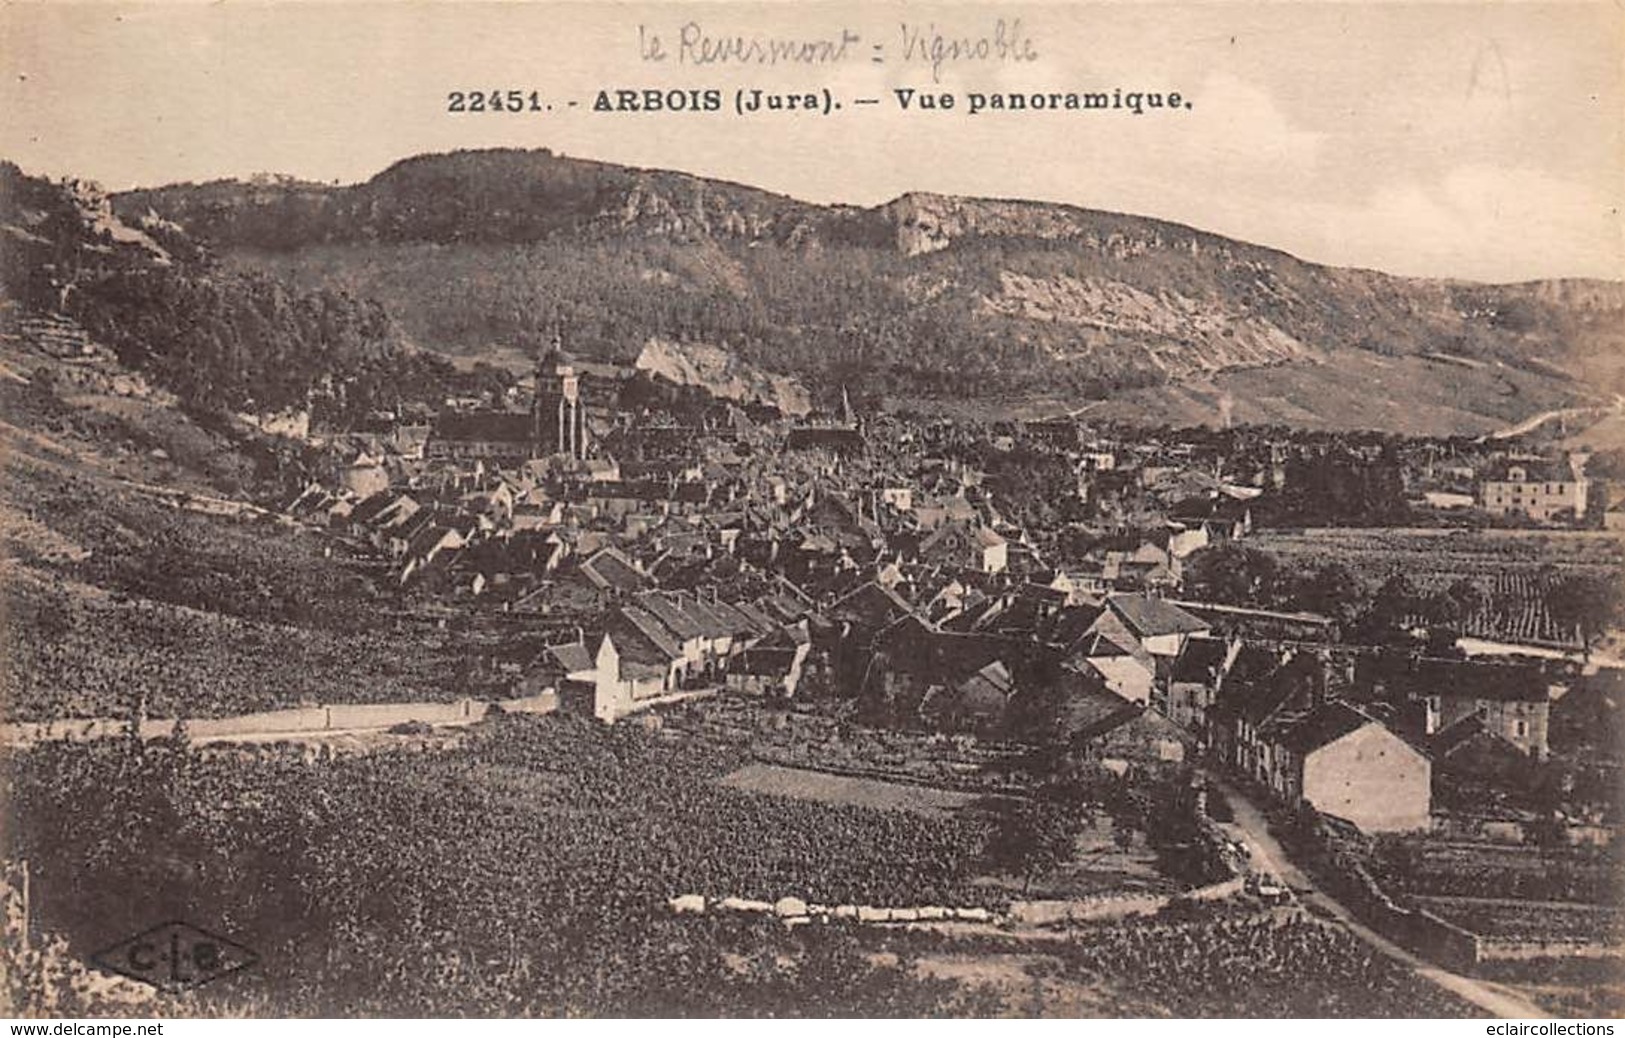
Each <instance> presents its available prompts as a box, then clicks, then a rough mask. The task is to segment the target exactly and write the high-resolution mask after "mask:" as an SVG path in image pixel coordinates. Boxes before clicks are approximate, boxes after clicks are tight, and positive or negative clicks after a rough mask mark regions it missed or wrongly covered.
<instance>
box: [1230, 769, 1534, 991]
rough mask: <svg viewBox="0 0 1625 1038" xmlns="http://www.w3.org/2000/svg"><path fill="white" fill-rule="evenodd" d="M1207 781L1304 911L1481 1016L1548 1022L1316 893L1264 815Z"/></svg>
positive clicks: (1256, 856) (1256, 854) (1256, 858)
mask: <svg viewBox="0 0 1625 1038" xmlns="http://www.w3.org/2000/svg"><path fill="white" fill-rule="evenodd" d="M1204 774H1205V775H1206V776H1207V780H1208V781H1209V782H1210V783H1212V784H1213V786H1214V787H1215V788H1217V789H1218V790H1219V792H1221V793H1223V794H1224V798H1225V800H1226V801H1228V802H1229V804H1230V809H1231V811H1232V812H1233V813H1234V815H1235V823H1234V825H1235V828H1236V829H1237V830H1239V832H1240V835H1241V837H1242V840H1243V842H1245V843H1246V844H1247V849H1248V851H1249V853H1250V854H1251V855H1252V860H1253V863H1254V865H1255V866H1256V870H1257V871H1259V872H1263V873H1267V874H1269V875H1272V876H1274V877H1275V878H1276V879H1277V880H1279V881H1280V882H1281V883H1282V884H1284V885H1286V886H1288V887H1291V888H1292V889H1293V890H1294V891H1296V892H1297V897H1298V899H1299V900H1300V901H1301V902H1302V903H1303V904H1304V905H1305V906H1306V907H1310V906H1312V907H1315V908H1318V909H1321V910H1322V911H1323V912H1325V913H1326V914H1327V915H1330V916H1332V917H1333V918H1335V919H1336V920H1337V921H1338V922H1339V923H1341V924H1343V926H1344V927H1346V928H1347V929H1348V930H1349V932H1351V933H1353V934H1354V935H1355V936H1356V937H1359V938H1360V939H1361V940H1363V941H1365V942H1366V943H1367V944H1369V945H1370V946H1371V947H1373V948H1375V949H1376V950H1377V951H1380V952H1382V953H1383V954H1384V955H1387V956H1388V957H1389V958H1391V959H1394V960H1395V961H1397V962H1400V963H1403V964H1404V965H1406V966H1409V967H1410V968H1411V969H1412V970H1413V971H1415V972H1416V974H1417V975H1418V976H1420V977H1424V978H1426V979H1427V980H1430V981H1432V982H1433V983H1435V984H1437V985H1438V986H1439V987H1441V988H1444V989H1445V990H1446V991H1448V992H1450V993H1451V994H1453V995H1456V996H1457V997H1459V998H1463V999H1465V1000H1467V1001H1468V1002H1471V1003H1473V1004H1474V1005H1476V1006H1478V1007H1479V1008H1480V1009H1482V1010H1484V1013H1485V1015H1486V1016H1493V1017H1498V1018H1500V1019H1506V1020H1529V1019H1546V1018H1550V1016H1551V1013H1550V1012H1549V1011H1547V1010H1544V1009H1542V1008H1541V1007H1539V1006H1537V1005H1536V1004H1535V1003H1533V1002H1531V1001H1530V1000H1528V999H1527V998H1525V997H1523V996H1522V995H1520V994H1518V993H1517V992H1515V991H1511V990H1509V989H1507V988H1505V987H1502V986H1501V985H1499V984H1492V983H1489V982H1487V981H1482V980H1476V979H1474V978H1472V977H1464V976H1462V975H1461V974H1459V973H1452V972H1450V971H1449V970H1446V969H1443V968H1441V967H1439V966H1438V965H1436V964H1434V963H1431V962H1429V961H1427V960H1426V959H1423V958H1421V957H1420V956H1418V955H1415V954H1412V953H1411V952H1409V951H1406V950H1405V949H1404V948H1401V947H1400V946H1399V945H1397V944H1395V943H1394V942H1393V941H1390V940H1388V939H1387V938H1386V937H1384V936H1382V935H1381V934H1379V933H1377V932H1376V931H1375V930H1373V929H1371V928H1370V927H1369V926H1366V925H1365V924H1364V923H1362V922H1360V921H1359V920H1358V919H1356V918H1355V917H1354V914H1353V913H1352V912H1350V911H1349V910H1348V909H1347V908H1345V907H1344V906H1343V905H1342V904H1341V903H1340V902H1338V901H1335V900H1333V899H1332V898H1331V897H1330V896H1329V895H1328V894H1326V892H1325V891H1323V890H1321V889H1320V888H1318V887H1317V886H1315V884H1314V883H1313V882H1312V881H1311V880H1310V879H1309V877H1308V876H1307V875H1305V874H1304V872H1303V870H1302V869H1300V868H1298V867H1297V866H1296V865H1294V864H1293V863H1292V859H1291V858H1290V857H1289V856H1288V855H1287V853H1286V849H1285V848H1283V847H1282V846H1281V844H1280V842H1279V841H1277V840H1276V839H1275V837H1274V836H1272V835H1270V831H1269V823H1268V822H1267V821H1266V820H1265V818H1264V812H1263V811H1261V810H1259V808H1258V805H1256V804H1254V803H1253V802H1252V801H1251V800H1249V799H1248V798H1247V797H1246V796H1245V795H1243V794H1242V793H1240V792H1239V791H1237V790H1236V788H1235V787H1234V786H1232V785H1230V784H1229V783H1227V782H1225V781H1224V780H1223V779H1221V778H1219V777H1218V776H1217V775H1215V774H1213V773H1212V772H1205V773H1204Z"/></svg>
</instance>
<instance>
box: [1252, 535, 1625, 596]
mask: <svg viewBox="0 0 1625 1038" xmlns="http://www.w3.org/2000/svg"><path fill="white" fill-rule="evenodd" d="M1247 543H1248V544H1249V545H1250V546H1251V547H1254V548H1258V549H1260V550H1262V551H1267V552H1269V553H1270V554H1272V555H1275V556H1277V557H1278V558H1280V559H1281V560H1282V561H1284V562H1289V563H1291V564H1293V565H1294V566H1296V567H1299V568H1313V567H1315V566H1318V565H1320V564H1322V563H1326V562H1339V563H1342V564H1343V565H1344V566H1347V567H1348V568H1349V569H1350V570H1351V571H1353V572H1354V574H1355V575H1356V576H1359V577H1361V578H1362V579H1364V580H1367V581H1369V582H1371V583H1372V584H1378V583H1381V582H1382V581H1383V580H1385V579H1387V578H1388V577H1389V576H1391V575H1392V574H1394V573H1395V572H1400V573H1404V574H1405V575H1406V576H1407V577H1409V578H1410V579H1411V580H1412V581H1413V582H1415V583H1417V584H1418V585H1426V586H1429V587H1432V586H1441V585H1448V584H1449V583H1450V582H1451V581H1453V580H1455V579H1457V578H1459V577H1468V578H1473V579H1483V578H1488V577H1493V576H1496V575H1498V574H1501V573H1504V572H1506V571H1508V570H1526V571H1530V572H1533V571H1536V570H1539V569H1540V568H1541V567H1543V566H1551V567H1553V568H1555V569H1556V570H1557V571H1559V572H1561V573H1563V574H1565V575H1571V574H1583V575H1589V576H1605V575H1609V574H1612V573H1617V572H1620V571H1621V570H1625V537H1620V536H1618V535H1614V534H1604V533H1566V532H1547V531H1523V530H1477V531H1474V530H1449V529H1438V530H1434V529H1359V528H1348V529H1343V528H1337V527H1324V528H1316V529H1309V530H1260V531H1258V532H1257V533H1255V534H1254V535H1253V536H1252V537H1250V538H1249V539H1248V541H1247Z"/></svg>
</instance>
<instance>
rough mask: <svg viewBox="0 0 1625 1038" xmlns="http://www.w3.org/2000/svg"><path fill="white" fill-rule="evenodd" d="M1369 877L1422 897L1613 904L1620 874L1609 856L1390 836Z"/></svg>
mask: <svg viewBox="0 0 1625 1038" xmlns="http://www.w3.org/2000/svg"><path fill="white" fill-rule="evenodd" d="M1373 875H1374V876H1375V877H1376V879H1377V880H1378V882H1379V883H1381V884H1382V886H1383V887H1384V888H1385V889H1388V890H1392V891H1394V892H1398V893H1404V894H1411V895H1415V896H1421V897H1452V898H1483V897H1491V896H1493V897H1498V898H1516V899H1522V900H1527V901H1532V902H1543V901H1568V902H1579V903H1582V904H1586V905H1599V906H1600V905H1618V904H1620V903H1621V901H1622V900H1625V872H1622V871H1621V869H1620V863H1619V859H1618V857H1617V855H1616V854H1615V853H1614V852H1611V851H1608V850H1605V849H1592V848H1583V847H1562V848H1541V847H1527V846H1511V845H1506V844H1492V843H1478V842H1472V841H1466V840H1448V839H1440V838H1436V837H1429V836H1410V837H1393V838H1389V839H1384V840H1381V841H1379V842H1378V844H1377V856H1376V860H1375V861H1374V862H1373Z"/></svg>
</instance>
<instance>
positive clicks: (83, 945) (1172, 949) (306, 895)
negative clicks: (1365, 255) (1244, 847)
mask: <svg viewBox="0 0 1625 1038" xmlns="http://www.w3.org/2000/svg"><path fill="white" fill-rule="evenodd" d="M744 762H745V758H744V757H743V756H742V755H741V754H740V753H739V752H738V751H737V750H730V749H728V748H726V747H719V746H717V745H715V744H705V743H703V742H701V741H699V740H695V739H692V738H689V737H679V736H675V735H674V733H671V732H660V731H649V730H645V729H644V728H643V727H642V726H624V727H620V728H603V727H601V726H598V725H595V724H593V723H591V722H588V721H585V720H577V719H572V718H568V717H563V716H553V717H547V718H521V717H505V718H501V719H497V720H494V721H489V722H486V723H485V724H483V725H481V726H477V727H476V728H474V729H471V730H470V732H469V734H468V737H467V740H466V742H465V743H464V744H463V745H461V746H459V747H458V748H455V749H452V750H448V751H444V752H422V751H421V750H404V749H403V750H396V751H389V752H380V753H375V754H371V755H364V756H354V757H340V758H337V759H334V760H330V761H322V762H305V761H303V760H301V759H298V758H296V757H294V756H278V755H274V754H272V755H261V756H245V755H237V754H218V753H199V752H197V751H194V750H192V749H190V748H188V747H186V746H185V745H184V744H179V743H174V742H171V741H162V740H161V741H159V742H155V743H149V744H146V745H145V747H138V746H136V745H131V744H125V743H118V742H106V743H95V744H72V745H62V746H57V747H53V749H52V752H50V753H40V752H27V753H19V754H16V755H14V756H13V757H12V758H11V759H10V760H9V761H8V762H7V764H6V771H5V773H4V778H5V783H4V788H0V796H4V797H5V798H6V800H7V801H8V802H9V803H10V804H12V805H13V810H14V814H15V818H16V824H15V825H14V826H12V827H10V828H8V829H7V830H6V831H5V832H4V833H3V834H0V857H3V858H6V859H11V860H16V859H19V858H24V857H26V858H27V859H28V860H29V861H30V862H31V863H32V864H33V868H34V874H35V877H36V880H35V884H34V899H35V900H34V904H35V917H36V920H37V923H36V925H37V926H38V927H39V928H40V930H41V931H42V932H56V933H61V934H64V935H66V936H67V937H68V939H69V940H70V942H71V946H72V948H73V949H74V950H75V951H76V952H77V953H78V954H80V955H82V954H84V953H86V952H88V951H91V950H94V949H96V948H99V947H103V946H105V945H106V944H109V943H111V942H113V941H116V940H120V939H122V938H123V937H125V936H128V935H129V934H131V933H135V932H139V931H140V930H141V929H143V928H144V927H146V926H148V925H150V924H151V922H152V921H153V920H155V919H166V918H179V919H186V920H189V921H193V922H194V923H195V924H196V925H199V926H203V927H206V928H211V929H215V930H217V931H219V932H222V933H224V934H227V935H229V936H231V937H232V938H233V939H234V940H237V941H239V942H240V943H242V944H245V945H247V946H249V947H250V948H252V949H253V950H254V951H255V952H257V953H258V954H259V956H260V962H259V964H258V965H257V966H256V967H255V968H254V969H253V970H252V971H249V972H245V973H242V974H237V975H233V976H231V977H228V978H224V979H222V980H220V981H218V982H216V983H215V984H211V985H210V986H209V987H208V988H206V989H202V991H201V993H200V994H197V995H194V996H190V997H192V998H194V999H196V1000H198V1001H196V1004H195V1005H193V1006H191V1007H189V1008H190V1009H191V1010H192V1011H193V1012H195V1013H198V1014H202V1015H208V1014H214V1013H233V1012H241V1011H245V1010H248V1011H252V1012H254V1013H256V1014H258V1015H268V1016H275V1015H293V1014H300V1015H303V1014H314V1015H321V1016H347V1015H385V1016H460V1015H481V1016H504V1015H532V1016H547V1015H575V1016H581V1015H585V1016H625V1015H630V1016H644V1015H659V1016H840V1017H850V1016H876V1017H882V1016H938V1015H958V1016H966V1015H989V1014H1014V1013H1028V1012H1036V1011H1042V1010H1043V1007H1042V1006H1038V1007H1033V1006H1031V1005H1027V1004H1025V1003H1018V1002H1012V1001H1011V1000H1009V999H1006V998H1003V997H1001V996H1000V995H999V994H998V993H997V992H996V991H991V990H989V989H988V988H987V986H986V985H985V984H982V983H980V982H978V981H975V980H974V979H964V980H963V982H962V981H961V980H955V979H952V978H943V977H940V976H936V975H933V974H932V973H931V972H930V971H929V970H926V969H923V968H921V967H920V965H919V963H920V961H921V956H923V955H928V954H932V953H934V952H941V951H943V950H944V949H945V948H951V949H954V950H955V953H956V954H961V953H963V954H972V955H974V954H979V953H980V949H979V947H978V946H977V944H976V940H977V938H973V937H966V938H965V939H964V940H963V941H961V940H960V938H959V937H957V936H954V935H948V934H941V933H929V932H913V931H909V932H895V931H891V932H888V931H881V932H879V933H869V932H862V931H859V930H858V929H855V928H852V927H847V926H843V925H840V924H837V923H830V924H819V925H811V926H804V927H799V928H797V929H795V930H786V929H785V927H784V926H783V925H782V924H780V923H778V922H776V921H772V920H765V921H750V920H743V919H739V918H729V917H726V916H722V915H711V914H707V915H706V916H704V917H699V918H695V917H677V916H673V915H672V914H671V913H670V912H669V911H667V910H666V906H665V902H666V900H667V899H668V898H670V897H671V896H673V895H675V894H678V893H683V892H689V891H706V892H715V893H720V892H729V893H733V894H735V895H738V896H742V897H747V898H755V899H763V900H769V899H774V898H778V897H782V896H785V895H786V894H794V895H796V896H800V897H803V898H805V899H807V900H809V901H819V902H823V903H863V904H873V905H896V904H907V905H913V904H959V905H972V904H978V903H980V904H984V905H988V906H989V907H993V908H999V907H1001V905H1002V902H1000V901H999V900H997V899H999V898H1001V897H1005V896H1008V895H1007V894H1001V893H1000V892H999V891H998V889H997V888H990V887H989V886H987V885H986V884H985V883H983V882H981V881H980V880H981V878H982V877H983V876H985V875H986V874H987V873H988V870H989V868H990V864H991V863H990V857H989V855H990V851H992V850H993V848H991V847H990V840H991V839H992V838H993V837H994V835H995V834H996V833H997V832H998V831H999V830H998V828H997V827H998V825H999V818H998V817H997V816H995V815H992V814H990V813H988V812H987V811H985V810H982V809H979V808H969V809H965V810H961V811H958V812H955V813H952V814H945V813H941V812H937V813H933V814H930V815H925V814H920V813H918V812H916V811H911V810H895V809H893V810H877V809H871V808H867V807H863V806H859V805H856V804H836V803H815V802H808V801H804V800H797V799H791V798H784V797H778V796H768V795H761V794H756V793H751V792H748V791H745V790H740V789H734V788H729V787H728V786H726V785H723V784H721V783H720V782H719V781H718V780H719V779H720V778H721V777H722V776H724V775H726V774H729V773H730V772H732V771H734V770H735V769H736V768H738V767H739V766H740V765H741V764H742V763H744ZM1006 856H1007V855H1006ZM990 898H991V899H994V900H990ZM1240 910H1241V906H1233V907H1224V908H1217V909H1212V910H1209V909H1182V910H1181V912H1178V913H1172V912H1170V913H1165V915H1164V916H1162V917H1159V919H1158V921H1156V922H1154V923H1152V922H1147V921H1130V922H1125V923H1123V924H1121V925H1105V926H1099V927H1095V928H1092V929H1090V931H1089V932H1088V933H1087V934H1084V935H1082V936H1083V937H1084V938H1085V939H1084V940H1081V941H1079V942H1076V943H1074V944H1069V945H1056V944H1055V943H1054V942H1045V948H1046V953H1047V951H1048V950H1049V949H1055V955H1054V957H1053V959H1052V960H1051V961H1052V962H1053V964H1054V967H1055V969H1056V970H1057V972H1056V976H1057V977H1059V978H1061V979H1062V980H1064V981H1065V982H1066V983H1067V984H1069V985H1071V986H1072V987H1073V988H1075V989H1079V990H1087V991H1088V992H1091V993H1092V994H1091V995H1090V998H1089V1000H1088V1005H1089V1006H1092V1007H1093V1008H1092V1009H1091V1010H1089V1012H1093V1013H1099V1014H1103V1015H1110V1014H1113V1013H1128V1014H1131V1015H1170V1014H1171V1015H1221V1016H1231V1015H1262V1016H1280V1015H1297V1016H1328V1015H1342V1014H1346V1013H1352V1012H1356V1011H1358V1012H1359V1013H1361V1014H1363V1015H1379V1016H1380V1015H1401V1016H1409V1015H1415V1014H1416V1013H1417V1012H1418V1011H1419V1007H1420V1008H1421V1009H1425V1010H1426V1014H1425V1015H1435V1014H1438V1015H1466V1014H1467V1013H1469V1012H1470V1010H1469V1009H1468V1007H1465V1006H1463V1005H1460V1004H1458V1003H1455V1002H1454V1001H1453V1000H1452V999H1449V998H1447V997H1445V996H1443V995H1442V993H1441V992H1439V991H1438V989H1436V988H1434V987H1432V986H1431V985H1429V984H1426V983H1425V982H1422V981H1420V980H1418V979H1417V978H1416V977H1415V976H1413V975H1412V974H1411V973H1410V972H1409V971H1407V970H1406V969H1404V968H1403V967H1401V966H1398V965H1396V964H1395V963H1393V962H1392V961H1391V960H1388V959H1386V958H1385V957H1383V956H1381V955H1377V954H1375V953H1373V952H1372V951H1371V950H1370V949H1369V948H1368V947H1366V946H1365V945H1364V944H1362V943H1361V942H1359V941H1358V940H1357V939H1355V938H1354V937H1352V936H1351V935H1349V934H1348V933H1347V932H1346V931H1343V930H1341V929H1339V928H1328V927H1326V926H1324V925H1323V924H1320V923H1318V922H1313V921H1309V920H1303V919H1300V920H1297V921H1285V922H1283V921H1281V920H1271V919H1269V918H1268V917H1263V918H1252V917H1248V916H1242V915H1237V913H1238V912H1240ZM988 940H991V941H995V942H997V941H1001V940H1004V939H1003V938H997V937H989V938H988ZM1350 999H1358V1000H1359V1003H1358V1005H1354V1004H1352V1003H1351V1002H1350Z"/></svg>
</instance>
